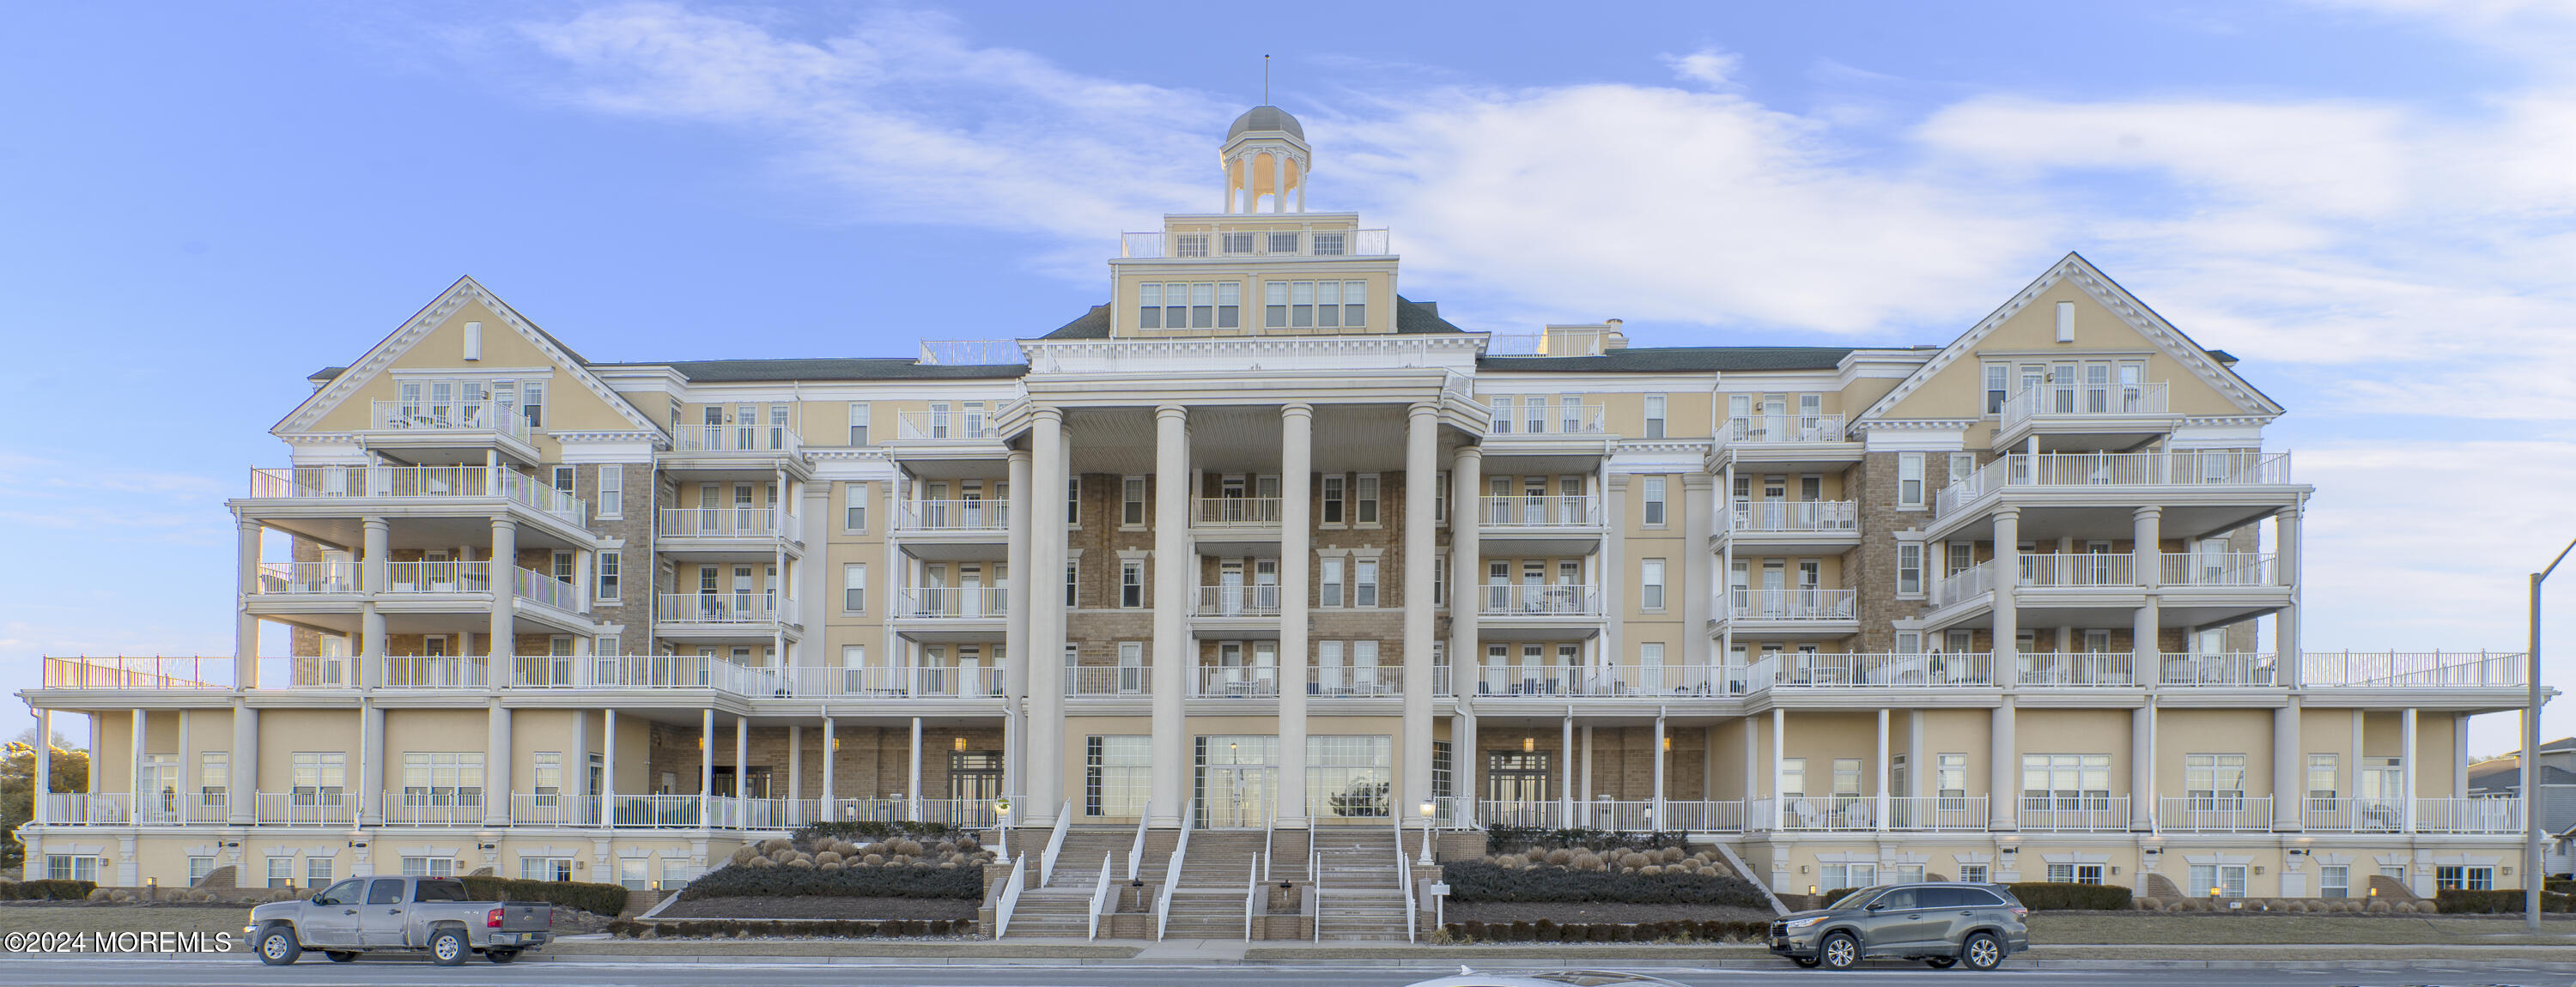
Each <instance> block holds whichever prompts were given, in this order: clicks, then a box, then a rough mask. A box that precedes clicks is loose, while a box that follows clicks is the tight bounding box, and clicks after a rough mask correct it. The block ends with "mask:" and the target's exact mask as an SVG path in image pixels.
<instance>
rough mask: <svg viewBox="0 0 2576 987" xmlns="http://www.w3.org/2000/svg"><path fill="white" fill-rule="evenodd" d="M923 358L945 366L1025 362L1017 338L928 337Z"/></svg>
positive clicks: (922, 354)
mask: <svg viewBox="0 0 2576 987" xmlns="http://www.w3.org/2000/svg"><path fill="white" fill-rule="evenodd" d="M920 359H921V362H923V363H927V364H935V365H943V366H983V367H993V366H1002V365H1005V364H1012V363H1025V362H1027V359H1026V358H1025V357H1023V356H1021V355H1020V341H1019V340H1016V339H925V340H922V341H921V358H920Z"/></svg>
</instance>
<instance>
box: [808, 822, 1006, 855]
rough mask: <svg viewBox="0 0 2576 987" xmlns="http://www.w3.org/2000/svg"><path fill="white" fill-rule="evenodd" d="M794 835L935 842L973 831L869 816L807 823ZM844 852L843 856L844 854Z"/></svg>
mask: <svg viewBox="0 0 2576 987" xmlns="http://www.w3.org/2000/svg"><path fill="white" fill-rule="evenodd" d="M794 836H795V842H797V843H811V842H813V841H814V840H816V839H818V838H823V837H829V838H831V839H835V840H858V841H862V842H866V841H877V840H892V839H897V838H902V837H910V838H913V839H927V840H930V841H932V842H938V841H940V840H948V841H952V842H955V841H960V840H973V839H974V838H975V834H974V833H972V832H969V831H967V830H964V829H960V828H958V827H955V826H951V825H949V824H947V823H939V822H914V821H911V820H904V821H900V822H879V821H877V820H873V819H869V820H862V821H851V822H823V823H815V824H813V825H811V826H807V827H805V828H803V829H800V830H797V831H796V832H795V834H794ZM844 855H845V856H846V854H844Z"/></svg>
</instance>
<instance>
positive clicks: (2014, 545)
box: [1989, 507, 2021, 689]
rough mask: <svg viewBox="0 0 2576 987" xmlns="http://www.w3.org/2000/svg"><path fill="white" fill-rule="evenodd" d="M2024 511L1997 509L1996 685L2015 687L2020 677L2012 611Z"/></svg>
mask: <svg viewBox="0 0 2576 987" xmlns="http://www.w3.org/2000/svg"><path fill="white" fill-rule="evenodd" d="M2020 556H2021V512H2020V511H2019V510H2016V509H2013V508H2009V507H2007V508H2004V509H2002V510H1998V511H1996V512H1995V562H1994V565H1995V579H1994V583H1995V603H1994V625H1995V626H1994V633H1993V637H1994V646H1993V647H1992V648H1991V649H1989V650H1991V651H1992V652H1993V653H1994V658H1993V660H1992V661H1993V666H1994V675H1995V684H1996V685H1998V686H2001V687H2003V688H2007V689H2009V688H2012V687H2013V686H2014V685H2015V684H2017V683H2019V682H2020V680H2021V654H2020V649H2019V647H2018V645H2017V644H2016V642H2017V640H2018V635H2019V634H2020V631H2021V625H2020V624H2019V623H2018V622H2016V618H2015V614H2014V611H2013V607H2014V603H2015V596H2016V594H2017V593H2018V592H2019V591H2020V587H2021V558H2020Z"/></svg>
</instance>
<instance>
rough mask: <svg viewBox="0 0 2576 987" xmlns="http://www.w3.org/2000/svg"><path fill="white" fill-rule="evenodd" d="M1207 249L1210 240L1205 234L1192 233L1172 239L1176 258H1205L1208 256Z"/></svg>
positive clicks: (1173, 254) (1173, 253) (1173, 252)
mask: <svg viewBox="0 0 2576 987" xmlns="http://www.w3.org/2000/svg"><path fill="white" fill-rule="evenodd" d="M1207 248H1208V238H1207V234H1205V233H1190V234H1185V235H1182V236H1176V237H1173V238H1172V256H1174V257H1205V256H1207V255H1208V252H1207Z"/></svg>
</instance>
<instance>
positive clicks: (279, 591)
mask: <svg viewBox="0 0 2576 987" xmlns="http://www.w3.org/2000/svg"><path fill="white" fill-rule="evenodd" d="M253 586H254V589H253V590H252V592H255V593H258V594H261V595H263V596H277V595H285V596H336V595H341V594H349V593H356V592H357V591H358V564H357V563H355V562H262V563H260V564H259V580H258V582H256V583H254V584H253Z"/></svg>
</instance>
